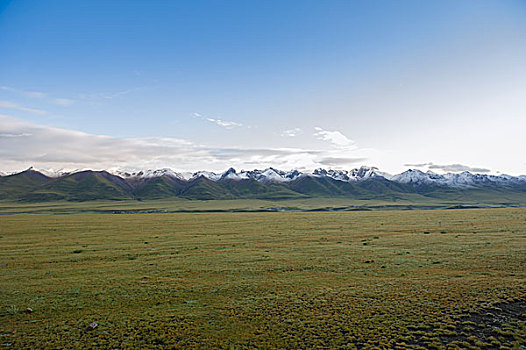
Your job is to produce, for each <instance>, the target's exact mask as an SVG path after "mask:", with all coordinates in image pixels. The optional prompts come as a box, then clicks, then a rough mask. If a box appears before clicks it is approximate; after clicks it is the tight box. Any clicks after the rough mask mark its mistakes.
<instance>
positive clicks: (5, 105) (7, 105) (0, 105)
mask: <svg viewBox="0 0 526 350" xmlns="http://www.w3.org/2000/svg"><path fill="white" fill-rule="evenodd" d="M0 108H10V109H16V110H19V111H23V112H28V113H33V114H40V115H44V114H46V113H47V112H46V111H44V110H41V109H35V108H28V107H24V106H20V105H19V104H16V103H13V102H10V101H0Z"/></svg>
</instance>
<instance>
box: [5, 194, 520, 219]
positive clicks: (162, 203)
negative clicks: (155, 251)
mask: <svg viewBox="0 0 526 350" xmlns="http://www.w3.org/2000/svg"><path fill="white" fill-rule="evenodd" d="M518 206H526V197H525V196H524V195H521V194H518V195H517V197H516V198H513V199H510V198H508V199H507V200H506V201H502V198H501V200H495V199H489V198H486V197H483V198H478V199H474V198H472V199H470V200H465V198H462V197H461V198H457V199H452V198H444V199H440V198H431V197H423V196H418V195H412V194H408V195H407V196H406V198H396V199H383V200H382V199H368V200H363V199H353V198H348V197H329V198H326V197H317V198H302V199H285V200H263V199H232V200H187V199H183V198H169V199H158V200H145V201H137V200H94V201H84V202H74V201H55V202H37V203H27V202H20V201H18V202H17V201H6V200H0V215H1V214H24V213H26V214H78V213H91V214H93V213H99V214H112V213H181V212H272V211H278V212H281V211H292V212H294V211H356V210H407V209H440V208H443V209H445V208H458V207H468V208H470V207H471V208H473V207H481V208H484V207H518Z"/></svg>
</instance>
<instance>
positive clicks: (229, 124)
mask: <svg viewBox="0 0 526 350" xmlns="http://www.w3.org/2000/svg"><path fill="white" fill-rule="evenodd" d="M194 117H196V118H199V119H203V120H206V121H208V122H210V123H214V124H216V125H219V126H221V127H223V128H225V129H233V128H236V127H240V126H243V124H241V123H237V122H233V121H227V120H221V119H215V118H209V117H204V116H202V115H201V114H199V113H194Z"/></svg>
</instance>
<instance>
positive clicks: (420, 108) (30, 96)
mask: <svg viewBox="0 0 526 350" xmlns="http://www.w3.org/2000/svg"><path fill="white" fill-rule="evenodd" d="M525 62H526V1H523V0H515V1H514V0H509V1H502V0H495V1H484V0H477V1H468V0H460V1H458V0H454V1H449V0H436V1H432V0H430V1H416V0H415V1H408V0H401V1H387V0H383V1H382V0H380V1H350V0H349V1H309V0H302V1H292V0H288V1H282V0H280V1H274V0H265V1H257V0H255V1H234V0H229V1H215V0H206V1H205V0H203V1H199V0H192V1H173V2H168V1H156V0H152V1H135V0H126V1H108V0H105V1H102V0H76V1H67V0H47V1H30V0H13V1H8V0H0V171H2V172H13V171H20V170H23V169H26V168H28V167H29V166H34V167H36V168H39V169H54V170H58V169H65V170H73V169H87V168H89V169H95V170H98V169H117V168H118V169H128V170H133V169H156V168H165V167H169V168H172V169H173V170H175V171H197V170H211V171H223V170H226V169H228V168H229V167H234V168H236V169H238V170H241V169H245V170H251V169H256V168H257V169H261V168H266V167H269V166H272V167H275V168H278V169H282V170H290V169H300V170H313V169H315V168H319V167H323V168H332V169H352V168H356V167H360V166H363V165H365V166H376V167H378V168H380V169H381V170H382V171H385V172H389V173H392V174H395V173H399V172H402V171H404V170H406V169H408V168H413V169H420V170H423V171H429V170H430V171H434V172H437V173H441V172H459V171H466V170H467V171H472V172H479V173H492V174H499V173H506V174H510V175H520V174H526V156H525V154H526V153H525V152H524V151H525V150H526V136H525V134H526V63H525Z"/></svg>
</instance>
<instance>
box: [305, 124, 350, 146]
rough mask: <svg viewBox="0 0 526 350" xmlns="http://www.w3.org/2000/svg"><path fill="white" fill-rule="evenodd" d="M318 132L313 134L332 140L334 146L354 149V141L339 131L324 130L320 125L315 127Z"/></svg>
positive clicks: (328, 140)
mask: <svg viewBox="0 0 526 350" xmlns="http://www.w3.org/2000/svg"><path fill="white" fill-rule="evenodd" d="M314 130H316V132H315V133H314V134H313V135H314V136H315V137H316V138H317V139H319V140H322V141H327V142H330V143H331V144H332V145H333V146H336V147H338V148H346V149H353V148H355V146H354V141H353V140H351V139H349V138H348V137H347V136H345V135H344V134H342V133H341V132H339V131H337V130H336V131H329V130H324V129H322V128H320V127H315V128H314Z"/></svg>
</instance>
